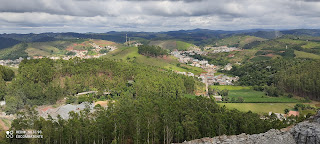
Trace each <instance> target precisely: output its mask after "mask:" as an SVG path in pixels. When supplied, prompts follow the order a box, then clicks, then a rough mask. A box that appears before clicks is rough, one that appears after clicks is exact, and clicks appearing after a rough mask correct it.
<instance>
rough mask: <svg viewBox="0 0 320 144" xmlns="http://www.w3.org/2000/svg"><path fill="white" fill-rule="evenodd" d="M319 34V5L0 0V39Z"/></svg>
mask: <svg viewBox="0 0 320 144" xmlns="http://www.w3.org/2000/svg"><path fill="white" fill-rule="evenodd" d="M195 28H206V29H212V30H242V29H256V28H264V29H296V28H315V29H320V2H319V0H0V33H30V32H33V33H41V32H107V31H168V30H180V29H195Z"/></svg>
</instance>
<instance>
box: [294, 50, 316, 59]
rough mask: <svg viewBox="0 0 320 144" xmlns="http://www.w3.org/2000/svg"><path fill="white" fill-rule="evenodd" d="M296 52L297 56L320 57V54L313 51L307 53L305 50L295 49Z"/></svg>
mask: <svg viewBox="0 0 320 144" xmlns="http://www.w3.org/2000/svg"><path fill="white" fill-rule="evenodd" d="M294 54H295V55H296V58H311V59H320V55H316V54H313V53H307V52H303V51H297V50H295V51H294Z"/></svg>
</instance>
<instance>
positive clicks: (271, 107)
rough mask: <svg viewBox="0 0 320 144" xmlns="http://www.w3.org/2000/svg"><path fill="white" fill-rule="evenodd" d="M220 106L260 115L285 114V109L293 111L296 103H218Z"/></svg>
mask: <svg viewBox="0 0 320 144" xmlns="http://www.w3.org/2000/svg"><path fill="white" fill-rule="evenodd" d="M218 105H220V106H224V105H225V106H226V108H228V109H237V110H239V111H243V112H248V111H252V112H255V113H258V114H264V113H269V112H274V113H284V109H286V108H287V109H293V108H294V106H295V105H296V103H218Z"/></svg>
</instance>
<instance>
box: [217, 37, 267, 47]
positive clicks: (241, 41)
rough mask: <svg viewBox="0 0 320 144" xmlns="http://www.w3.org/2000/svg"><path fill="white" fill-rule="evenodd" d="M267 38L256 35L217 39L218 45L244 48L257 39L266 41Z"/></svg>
mask: <svg viewBox="0 0 320 144" xmlns="http://www.w3.org/2000/svg"><path fill="white" fill-rule="evenodd" d="M265 40H266V39H263V38H259V37H255V36H247V35H240V36H231V37H227V38H224V39H220V40H218V41H216V43H215V45H216V46H230V47H240V48H243V47H244V46H245V45H246V44H249V43H252V42H255V41H265Z"/></svg>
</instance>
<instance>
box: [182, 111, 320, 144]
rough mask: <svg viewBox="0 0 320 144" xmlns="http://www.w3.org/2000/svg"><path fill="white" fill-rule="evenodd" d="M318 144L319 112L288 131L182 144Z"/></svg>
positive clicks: (220, 137)
mask: <svg viewBox="0 0 320 144" xmlns="http://www.w3.org/2000/svg"><path fill="white" fill-rule="evenodd" d="M295 143H297V144H320V111H318V113H317V114H316V115H315V116H313V117H312V118H311V119H309V121H304V122H301V123H298V124H297V125H295V126H294V127H293V128H291V129H290V130H289V131H285V132H281V131H279V130H274V129H271V130H269V131H267V132H265V133H260V134H253V135H248V134H240V135H232V136H226V135H223V136H217V137H213V138H201V139H196V140H192V141H188V142H183V143H182V144H295Z"/></svg>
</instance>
